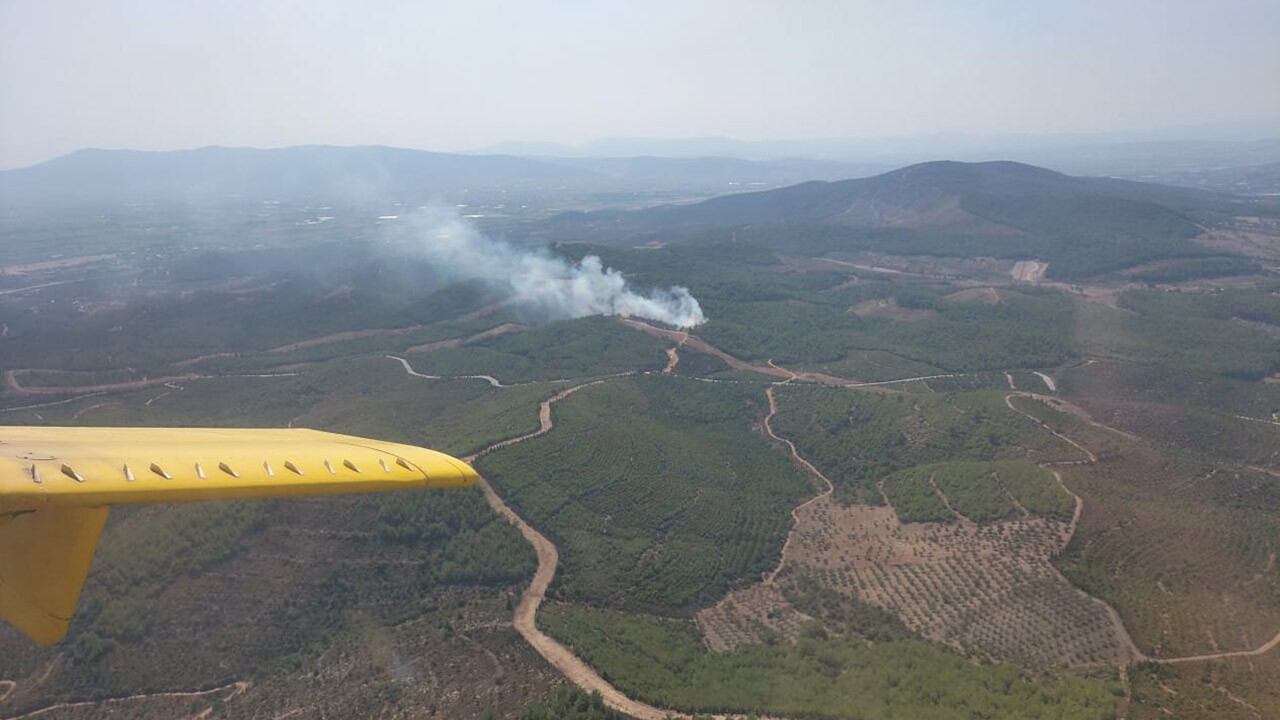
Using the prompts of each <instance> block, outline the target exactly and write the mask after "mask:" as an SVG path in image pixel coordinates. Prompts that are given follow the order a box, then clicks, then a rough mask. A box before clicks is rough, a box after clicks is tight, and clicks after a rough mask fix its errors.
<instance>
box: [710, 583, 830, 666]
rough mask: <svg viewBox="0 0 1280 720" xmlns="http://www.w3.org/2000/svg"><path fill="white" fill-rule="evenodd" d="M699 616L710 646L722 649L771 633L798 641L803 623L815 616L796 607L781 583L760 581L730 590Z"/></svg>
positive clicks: (749, 641) (714, 648)
mask: <svg viewBox="0 0 1280 720" xmlns="http://www.w3.org/2000/svg"><path fill="white" fill-rule="evenodd" d="M696 619H697V623H698V628H699V629H700V630H701V631H702V634H703V637H704V638H706V642H707V647H709V648H711V649H712V650H714V651H716V652H721V651H724V650H732V649H734V648H735V647H737V646H739V645H751V644H754V643H760V642H764V641H765V640H766V639H768V638H769V637H770V636H771V635H773V636H778V637H782V638H785V639H787V640H795V639H796V637H797V636H798V635H799V634H800V626H801V625H803V624H804V623H806V622H808V621H810V620H812V619H813V618H811V617H809V616H808V615H805V614H804V613H802V612H800V611H799V610H796V609H795V608H794V607H792V606H791V603H789V602H787V599H786V597H784V596H783V594H782V590H781V589H780V588H779V587H778V586H777V585H775V584H772V583H768V582H760V583H756V584H755V585H751V586H750V587H746V588H743V589H741V590H734V591H732V592H730V593H728V594H727V595H725V597H724V599H722V600H721V601H720V602H718V603H716V604H715V605H712V606H711V607H709V608H704V609H703V610H701V611H700V612H699V613H698V615H697V618H696Z"/></svg>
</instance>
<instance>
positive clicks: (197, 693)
mask: <svg viewBox="0 0 1280 720" xmlns="http://www.w3.org/2000/svg"><path fill="white" fill-rule="evenodd" d="M4 682H12V681H9V680H6V681H4ZM248 688H249V683H248V682H246V681H244V680H237V681H236V682H232V683H227V684H226V685H220V686H218V687H215V688H210V689H208V690H191V691H184V692H158V693H140V694H137V695H124V696H121V697H113V698H103V699H101V700H84V701H81V702H67V703H56V704H54V705H46V706H45V707H42V708H38V709H36V710H32V711H31V712H26V713H23V714H21V715H12V716H9V717H6V718H4V720H25V719H26V718H34V717H40V716H41V715H44V714H46V713H51V712H54V711H57V710H71V709H74V708H88V707H93V708H102V707H105V706H107V705H110V704H116V703H131V702H135V701H138V700H158V699H161V698H166V699H177V698H198V697H205V696H208V695H216V694H217V693H220V692H223V691H225V690H230V691H231V692H230V693H228V694H227V696H226V697H224V698H222V702H223V703H228V702H230V701H231V700H232V699H233V698H234V697H236V696H237V695H239V694H240V693H242V692H244V691H245V690H247V689H248ZM9 691H10V692H12V691H13V686H12V685H11V686H10V688H9ZM7 696H8V693H5V696H4V697H7ZM4 697H0V700H3V699H4Z"/></svg>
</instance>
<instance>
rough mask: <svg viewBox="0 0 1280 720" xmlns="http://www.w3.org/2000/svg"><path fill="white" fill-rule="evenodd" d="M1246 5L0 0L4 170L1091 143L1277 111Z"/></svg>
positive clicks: (1238, 1)
mask: <svg viewBox="0 0 1280 720" xmlns="http://www.w3.org/2000/svg"><path fill="white" fill-rule="evenodd" d="M1278 31H1280V5H1277V4H1276V3H1272V2H1263V1H1261V0H1231V1H1230V2H1222V3H1215V4H1212V5H1209V4H1204V3H1194V2H1172V3H1170V2H1151V1H1146V0H1128V1H1125V2H1105V3H1104V2H1083V3H1075V2H1058V1H1054V2H1044V3H1034V4H1026V3H1017V2H1011V1H1010V0H988V1H986V2H981V3H965V4H963V5H961V4H956V3H945V2H915V3H910V4H908V5H903V6H893V7H887V6H881V5H879V4H876V3H870V2H814V3H806V4H803V5H787V4H784V3H780V2H767V1H763V0H761V1H757V2H727V1H714V2H702V3H689V4H679V3H665V2H664V3H657V4H655V3H646V4H643V5H641V4H628V3H619V2H610V3H564V4H553V3H536V4H535V3H527V4H515V3H501V2H486V3H468V4H465V5H464V4H443V5H439V6H431V7H425V6H423V7H416V6H401V5H398V4H396V3H390V2H378V3H372V4H369V5H366V6H363V8H362V9H361V11H359V12H357V11H355V10H354V9H352V8H351V7H349V6H344V5H342V4H340V3H336V2H331V1H327V0H319V1H313V2H306V3H301V2H279V3H270V4H256V3H248V2H231V3H218V4H208V5H199V6H186V5H180V4H174V3H163V2H155V1H154V0H138V1H135V2H122V3H115V4H111V5H109V6H108V5H104V4H100V3H92V2H86V1H85V0H58V1H54V2H46V3H20V2H12V1H9V2H4V1H0V110H2V111H0V168H14V167H22V166H27V165H31V164H34V163H37V162H40V161H43V160H46V159H49V158H52V157H56V156H59V155H62V154H65V153H68V152H72V151H75V150H77V149H81V148H85V147H105V148H129V149H138V150H167V149H180V148H191V147H200V146H206V145H224V146H253V147H280V146H289V145H300V144H335V145H372V144H382V145H392V146H398V147H408V148H418V149H426V150H436V151H467V150H475V149H477V148H483V147H487V146H490V145H494V144H498V143H502V142H505V141H523V142H530V141H542V142H556V143H564V144H569V145H578V144H582V143H586V142H590V141H593V140H598V139H600V138H610V137H619V136H633V137H669V138H687V137H731V138H737V139H742V140H749V141H750V140H778V139H814V138H847V137H868V138H874V137H904V136H914V135H932V134H938V133H962V134H967V135H1000V134H1017V133H1029V134H1090V133H1113V132H1123V131H1139V130H1150V129H1158V128H1168V127H1178V126H1198V125H1217V124H1232V123H1259V124H1260V123H1263V122H1270V121H1274V120H1275V119H1276V118H1280V93H1277V92H1275V90H1274V89H1275V88H1276V87H1280V63H1278V62H1276V58H1275V54H1274V38H1275V37H1276V36H1277V32H1278Z"/></svg>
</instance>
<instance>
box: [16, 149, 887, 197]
mask: <svg viewBox="0 0 1280 720" xmlns="http://www.w3.org/2000/svg"><path fill="white" fill-rule="evenodd" d="M885 169H887V168H886V167H885V166H880V165H855V164H850V163H837V162H829V161H818V160H771V161H749V160H741V159H736V158H650V157H632V158H613V159H608V158H606V159H593V158H524V157H515V156H510V155H459V154H449V153H434V152H426V151H422V150H407V149H402V148H391V147H381V146H371V147H334V146H323V145H312V146H299V147H290V148H281V149H274V150H257V149H252V148H224V147H206V148H199V149H195V150H179V151H168V152H143V151H133V150H92V149H91V150H81V151H78V152H74V153H71V154H70V155H65V156H63V157H59V158H55V159H53V160H50V161H48V162H44V163H41V164H39V165H34V166H32V167H28V168H21V169H16V170H6V171H2V172H0V206H3V207H24V206H30V205H40V204H64V203H119V202H186V203H198V202H205V203H207V202H217V201H222V200H227V199H234V198H247V199H250V200H308V201H322V202H323V201H344V202H360V201H365V200H371V201H388V200H395V201H406V202H426V201H427V200H428V199H430V198H432V197H433V196H438V195H439V194H440V193H443V192H449V191H458V190H464V189H475V188H506V189H512V190H528V191H535V192H536V191H547V190H561V189H564V188H569V189H574V190H579V191H582V190H589V191H618V190H637V189H645V188H649V187H660V188H664V189H671V190H690V191H696V192H698V193H701V194H702V195H703V196H704V197H705V196H708V195H713V194H719V193H723V192H731V191H733V190H735V189H742V188H751V187H760V186H763V187H777V186H782V185H789V184H792V183H796V182H801V181H804V180H809V179H815V178H818V179H839V178H846V177H856V176H861V175H867V174H871V173H873V172H879V171H883V170H885Z"/></svg>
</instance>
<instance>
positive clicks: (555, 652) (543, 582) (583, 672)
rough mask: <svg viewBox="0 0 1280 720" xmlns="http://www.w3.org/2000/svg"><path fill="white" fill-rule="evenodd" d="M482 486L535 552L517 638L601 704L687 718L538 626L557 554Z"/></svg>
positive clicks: (542, 417)
mask: <svg viewBox="0 0 1280 720" xmlns="http://www.w3.org/2000/svg"><path fill="white" fill-rule="evenodd" d="M603 382H604V380H595V381H592V382H588V383H583V384H581V385H574V386H573V387H571V388H567V389H565V390H562V391H560V392H559V393H556V394H555V395H553V396H552V397H550V398H548V399H546V400H543V401H542V404H541V405H539V407H538V424H539V427H538V429H537V430H536V431H534V432H531V433H528V434H527V435H521V436H519V437H514V438H510V439H508V440H503V441H501V442H497V443H494V444H493V445H490V446H489V447H487V448H485V449H483V450H481V451H479V452H477V453H476V454H474V455H470V456H468V457H465V458H463V460H464V461H465V462H467V463H469V464H472V463H474V462H475V460H476V458H478V457H480V456H482V455H487V454H488V453H491V452H493V451H494V450H497V449H499V448H504V447H508V446H510V445H514V444H516V443H518V442H524V441H525V440H529V439H531V438H535V437H538V436H539V435H543V434H545V433H548V432H550V431H551V429H552V428H554V427H555V424H554V422H553V421H552V418H551V406H552V405H553V404H555V403H556V402H558V401H560V400H563V399H564V398H566V397H568V396H570V395H572V394H573V393H575V392H577V391H579V390H581V389H582V388H585V387H590V386H592V385H599V384H600V383H603ZM480 487H481V489H483V490H484V497H485V500H487V501H488V503H489V507H491V508H493V509H494V510H495V511H496V512H498V513H499V514H500V515H502V516H503V517H505V518H507V520H509V521H510V522H511V523H512V524H513V525H515V526H516V527H517V528H519V530H520V534H521V535H523V536H524V539H525V540H526V541H528V543H529V544H530V545H532V546H533V549H534V551H535V552H536V553H537V555H538V569H537V571H536V572H534V575H533V581H532V582H530V583H529V587H527V588H525V591H524V594H523V595H521V596H520V604H519V605H517V606H516V612H515V617H514V619H513V621H512V624H513V625H514V626H515V629H516V632H518V633H520V635H521V637H523V638H524V639H525V640H526V641H528V643H529V644H530V645H532V646H533V649H534V650H537V651H538V654H539V655H541V656H542V657H543V658H545V659H546V660H547V662H549V663H551V664H552V665H553V666H554V667H555V668H556V669H557V670H559V671H560V672H561V673H563V674H564V676H565V677H566V678H568V680H569V682H572V683H573V684H574V685H577V686H578V687H580V688H582V689H583V690H585V691H587V692H598V693H600V697H602V698H603V699H604V701H605V703H607V704H608V705H609V706H610V707H612V708H614V709H615V710H618V711H621V712H624V713H626V714H628V715H631V716H633V717H635V718H639V720H663V718H667V717H672V716H674V717H686V716H685V715H682V714H680V713H673V712H671V711H669V710H661V709H659V708H656V707H654V706H652V705H648V704H646V703H642V702H639V701H638V700H633V699H631V698H629V697H627V696H626V695H624V694H622V692H621V691H620V690H618V689H617V688H615V687H614V686H613V685H610V684H609V682H608V681H606V680H605V679H604V678H602V677H600V674H599V673H597V672H596V671H595V670H593V669H592V668H591V666H590V665H587V664H586V663H585V662H583V661H582V660H581V659H580V658H578V656H577V655H574V654H573V651H572V650H570V649H569V648H567V647H565V646H564V645H561V644H560V643H559V642H557V641H555V640H553V639H552V638H551V637H549V636H548V635H546V634H545V633H543V632H542V631H541V630H539V629H538V623H537V615H538V607H539V606H541V605H542V601H543V600H544V599H545V598H546V594H547V587H549V586H550V585H551V581H552V580H553V579H554V578H555V576H556V566H557V565H558V564H559V562H560V554H559V553H558V552H557V551H556V546H555V544H554V543H552V542H551V541H550V540H548V539H547V537H546V536H545V535H543V534H542V533H540V532H538V531H537V530H535V529H533V526H531V525H530V524H529V523H527V522H525V521H524V519H523V518H521V517H520V516H519V515H518V514H516V512H515V511H514V510H512V509H511V508H510V507H509V506H508V505H507V504H506V503H505V502H503V500H502V498H501V497H500V496H499V495H498V493H497V492H495V491H494V489H493V486H492V485H490V484H489V481H488V480H485V479H484V478H483V477H482V478H480Z"/></svg>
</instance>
